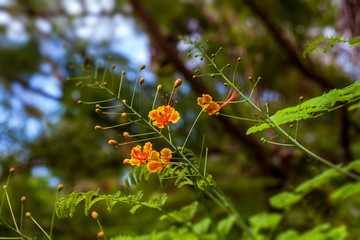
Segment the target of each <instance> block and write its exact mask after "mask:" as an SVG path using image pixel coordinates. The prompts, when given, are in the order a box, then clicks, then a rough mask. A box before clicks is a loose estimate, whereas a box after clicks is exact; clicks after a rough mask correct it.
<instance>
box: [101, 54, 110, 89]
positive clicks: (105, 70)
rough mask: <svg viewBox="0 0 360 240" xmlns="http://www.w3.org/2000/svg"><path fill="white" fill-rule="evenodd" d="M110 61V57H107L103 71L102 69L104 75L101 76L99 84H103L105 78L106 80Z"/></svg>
mask: <svg viewBox="0 0 360 240" xmlns="http://www.w3.org/2000/svg"><path fill="white" fill-rule="evenodd" d="M110 59H111V57H108V59H107V61H106V65H105V69H104V74H103V77H102V79H101V84H104V82H105V78H106V74H107V69H108V67H109V63H110Z"/></svg>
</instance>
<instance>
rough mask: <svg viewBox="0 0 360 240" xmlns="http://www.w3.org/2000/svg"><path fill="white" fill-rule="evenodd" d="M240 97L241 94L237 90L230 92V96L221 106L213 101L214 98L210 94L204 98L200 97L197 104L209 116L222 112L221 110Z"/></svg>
mask: <svg viewBox="0 0 360 240" xmlns="http://www.w3.org/2000/svg"><path fill="white" fill-rule="evenodd" d="M239 96H240V93H238V92H236V91H235V90H233V89H232V90H230V91H229V94H228V96H227V97H226V99H225V101H224V103H223V104H221V105H219V104H217V103H216V102H214V101H213V99H212V97H211V96H210V95H209V94H203V95H202V97H198V99H197V102H198V105H200V106H201V107H202V109H203V111H205V112H207V113H208V114H209V115H213V114H215V113H217V112H218V111H220V109H221V108H223V107H225V106H226V105H228V104H229V103H231V102H233V101H235V100H236V99H237V98H238V97H239Z"/></svg>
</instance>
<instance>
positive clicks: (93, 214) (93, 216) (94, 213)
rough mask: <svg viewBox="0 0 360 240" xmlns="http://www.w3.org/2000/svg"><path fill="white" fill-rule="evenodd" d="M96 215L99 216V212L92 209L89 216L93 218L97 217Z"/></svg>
mask: <svg viewBox="0 0 360 240" xmlns="http://www.w3.org/2000/svg"><path fill="white" fill-rule="evenodd" d="M98 216H99V214H98V213H97V212H95V211H93V212H92V213H91V217H92V218H93V219H97V218H98Z"/></svg>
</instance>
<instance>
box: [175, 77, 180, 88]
mask: <svg viewBox="0 0 360 240" xmlns="http://www.w3.org/2000/svg"><path fill="white" fill-rule="evenodd" d="M181 84H182V80H181V79H180V78H179V79H178V80H176V81H175V82H174V87H175V88H178V87H180V86H181Z"/></svg>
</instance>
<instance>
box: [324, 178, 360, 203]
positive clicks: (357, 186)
mask: <svg viewBox="0 0 360 240" xmlns="http://www.w3.org/2000/svg"><path fill="white" fill-rule="evenodd" d="M359 193H360V183H359V182H356V183H346V184H344V185H343V186H341V187H340V188H338V189H336V191H334V192H333V193H332V194H331V195H330V199H332V200H335V201H339V200H344V199H346V198H348V197H351V196H353V195H356V194H359Z"/></svg>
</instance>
